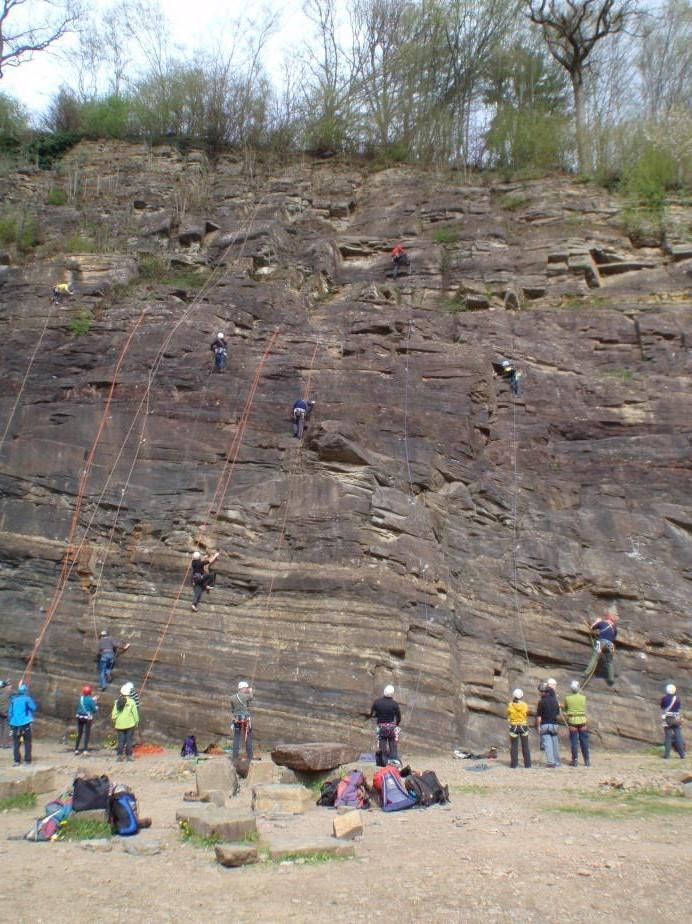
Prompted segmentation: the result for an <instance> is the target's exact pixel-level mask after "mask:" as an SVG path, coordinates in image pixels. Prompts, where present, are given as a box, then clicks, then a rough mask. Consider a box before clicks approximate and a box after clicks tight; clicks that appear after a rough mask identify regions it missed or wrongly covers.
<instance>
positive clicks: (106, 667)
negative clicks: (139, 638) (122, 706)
mask: <svg viewBox="0 0 692 924" xmlns="http://www.w3.org/2000/svg"><path fill="white" fill-rule="evenodd" d="M114 664H115V655H112V654H105V655H101V657H100V658H99V661H98V671H99V684H100V686H101V689H102V690H105V689H106V687H107V686H108V684H109V683H110V680H111V671H112V670H113V665H114Z"/></svg>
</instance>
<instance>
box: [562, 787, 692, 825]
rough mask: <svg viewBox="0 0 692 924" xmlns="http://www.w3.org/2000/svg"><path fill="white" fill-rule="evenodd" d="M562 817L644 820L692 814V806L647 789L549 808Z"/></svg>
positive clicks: (672, 796) (676, 797) (606, 793)
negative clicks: (649, 817)
mask: <svg viewBox="0 0 692 924" xmlns="http://www.w3.org/2000/svg"><path fill="white" fill-rule="evenodd" d="M546 810H547V811H549V812H557V813H559V814H563V815H577V816H581V817H584V818H595V817H598V818H611V819H614V820H618V819H625V818H633V817H636V818H643V817H648V816H651V815H680V814H689V813H690V812H692V805H690V803H689V802H688V801H686V800H684V799H681V798H680V797H679V796H677V795H675V794H669V793H666V792H663V791H662V790H660V789H655V788H644V789H636V790H633V791H632V792H621V791H619V790H615V791H613V790H606V791H605V792H602V793H599V794H598V795H584V796H583V797H582V801H579V800H576V801H574V802H573V803H572V804H571V805H560V806H552V807H550V808H548V809H546Z"/></svg>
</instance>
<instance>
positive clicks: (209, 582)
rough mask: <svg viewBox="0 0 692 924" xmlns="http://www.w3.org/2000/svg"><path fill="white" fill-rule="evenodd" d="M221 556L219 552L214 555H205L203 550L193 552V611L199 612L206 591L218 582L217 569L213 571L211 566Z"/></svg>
mask: <svg viewBox="0 0 692 924" xmlns="http://www.w3.org/2000/svg"><path fill="white" fill-rule="evenodd" d="M218 557H219V553H218V552H214V554H213V555H208V556H206V557H204V556H203V555H202V553H201V552H193V553H192V564H191V566H190V567H191V569H192V612H193V613H196V612H197V607H198V606H199V601H200V600H201V599H202V594H203V593H204V591H205V590H206V591H209V590H211V588H212V587H213V586H214V584H215V583H216V571H211V570H210V567H211V565H213V564H214V562H215V561H216V559H217V558H218Z"/></svg>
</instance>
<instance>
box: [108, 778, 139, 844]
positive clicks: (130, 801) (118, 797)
mask: <svg viewBox="0 0 692 924" xmlns="http://www.w3.org/2000/svg"><path fill="white" fill-rule="evenodd" d="M108 820H109V821H110V824H111V830H112V832H113V834H119V835H120V837H131V836H132V835H133V834H136V833H137V832H138V831H139V819H138V818H137V800H136V799H135V794H134V793H133V792H132V791H131V790H130V789H129V788H128V787H126V786H116V787H115V789H114V790H113V795H112V796H111V797H110V804H109V808H108Z"/></svg>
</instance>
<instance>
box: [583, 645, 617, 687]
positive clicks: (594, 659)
mask: <svg viewBox="0 0 692 924" xmlns="http://www.w3.org/2000/svg"><path fill="white" fill-rule="evenodd" d="M601 656H603V663H604V664H605V669H606V683H607V684H608V686H609V687H612V686H613V684H614V683H615V664H614V661H613V651H612V649H611V648H610V647H603V648H602V649H600V650H599V649H598V648H594V651H593V654H592V655H591V660H590V661H589V663H588V664H587V665H586V670H585V671H584V676H585V677H590V676H591V675H592V674H595V673H596V668H597V667H598V662H599V661H600V659H601Z"/></svg>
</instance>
